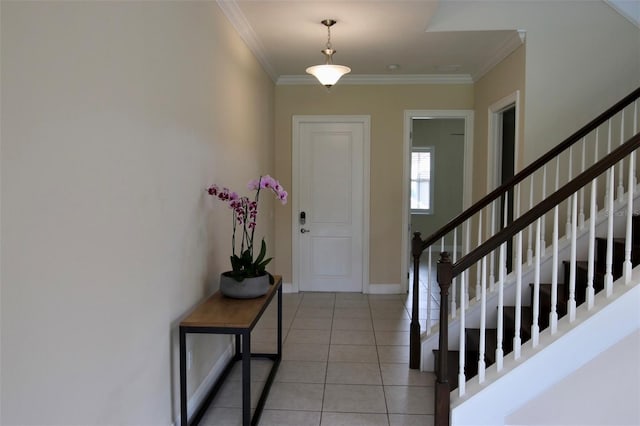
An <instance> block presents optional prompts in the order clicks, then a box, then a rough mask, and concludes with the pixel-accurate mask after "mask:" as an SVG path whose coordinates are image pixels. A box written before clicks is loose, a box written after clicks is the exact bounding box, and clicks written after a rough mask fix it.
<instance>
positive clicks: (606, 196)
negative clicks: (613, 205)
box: [604, 119, 614, 209]
mask: <svg viewBox="0 0 640 426" xmlns="http://www.w3.org/2000/svg"><path fill="white" fill-rule="evenodd" d="M607 124H608V125H609V127H608V130H607V154H609V153H610V152H611V119H609V121H607ZM613 178H614V174H613V172H611V173H607V186H606V188H605V192H604V208H605V209H608V208H609V204H608V203H609V188H613V184H611V185H609V181H610V180H611V181H613ZM611 192H613V189H611ZM611 199H613V197H611Z"/></svg>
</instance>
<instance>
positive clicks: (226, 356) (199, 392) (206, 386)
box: [174, 343, 234, 425]
mask: <svg viewBox="0 0 640 426" xmlns="http://www.w3.org/2000/svg"><path fill="white" fill-rule="evenodd" d="M233 351H234V348H233V344H232V343H229V346H228V347H227V349H226V350H225V351H224V352H223V353H222V355H220V358H218V361H216V363H215V364H214V365H213V367H212V368H211V371H209V374H207V377H205V378H204V380H203V381H202V383H200V386H198V388H197V389H196V390H195V392H193V395H191V398H189V400H188V401H187V416H188V418H191V416H193V413H194V412H195V409H196V407H199V406H200V404H202V401H204V399H205V398H206V397H207V393H208V392H209V390H210V389H211V387H212V386H213V384H214V383H215V382H216V380H217V379H218V377H220V375H221V374H222V372H223V371H224V369H225V367H226V366H227V364H228V363H229V360H231V358H232V357H233ZM181 420H182V419H181V418H180V413H179V412H178V418H177V419H176V421H175V423H174V424H176V425H179V424H182V423H181Z"/></svg>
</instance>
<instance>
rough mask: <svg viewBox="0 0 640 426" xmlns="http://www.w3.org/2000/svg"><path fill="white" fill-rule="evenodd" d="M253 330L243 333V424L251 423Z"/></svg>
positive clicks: (248, 424) (246, 425) (247, 425)
mask: <svg viewBox="0 0 640 426" xmlns="http://www.w3.org/2000/svg"><path fill="white" fill-rule="evenodd" d="M250 336H251V332H250V331H246V332H244V333H242V424H243V425H244V426H250V425H251V337H250Z"/></svg>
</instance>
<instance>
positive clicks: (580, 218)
mask: <svg viewBox="0 0 640 426" xmlns="http://www.w3.org/2000/svg"><path fill="white" fill-rule="evenodd" d="M586 150H587V139H586V138H582V158H581V162H580V173H583V172H584V168H585V166H586ZM578 224H579V225H580V229H584V187H582V188H580V212H579V213H578Z"/></svg>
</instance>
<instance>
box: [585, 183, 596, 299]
mask: <svg viewBox="0 0 640 426" xmlns="http://www.w3.org/2000/svg"><path fill="white" fill-rule="evenodd" d="M597 187H598V178H594V179H593V181H591V200H590V202H589V205H590V209H591V213H590V218H589V259H588V264H587V309H588V310H591V308H593V302H594V300H595V290H594V288H593V279H594V275H595V263H596V216H597V214H598V210H597V209H598V207H597V206H596V191H597Z"/></svg>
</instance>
